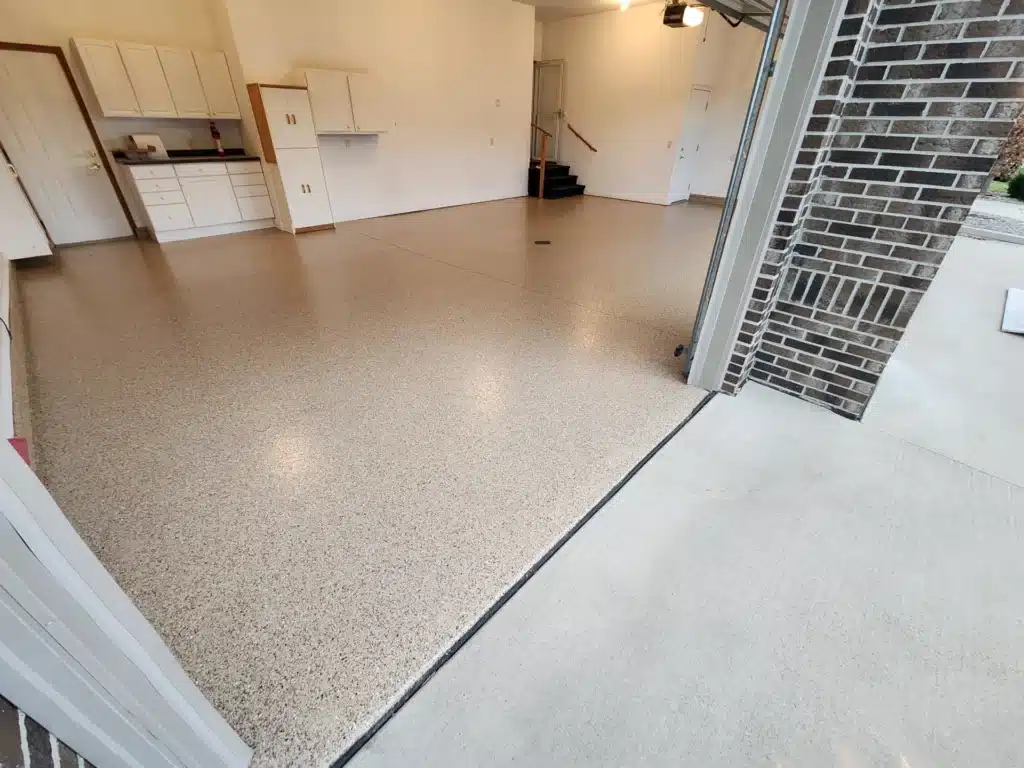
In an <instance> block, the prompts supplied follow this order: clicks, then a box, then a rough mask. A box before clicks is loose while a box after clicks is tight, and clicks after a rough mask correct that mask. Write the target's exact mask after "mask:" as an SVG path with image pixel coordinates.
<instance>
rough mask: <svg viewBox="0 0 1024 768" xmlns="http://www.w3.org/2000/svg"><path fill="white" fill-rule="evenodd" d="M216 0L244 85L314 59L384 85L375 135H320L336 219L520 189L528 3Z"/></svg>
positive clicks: (529, 46) (525, 138)
mask: <svg viewBox="0 0 1024 768" xmlns="http://www.w3.org/2000/svg"><path fill="white" fill-rule="evenodd" d="M226 2H227V7H228V13H229V16H230V22H231V29H232V34H233V36H234V44H235V48H236V49H237V52H238V57H239V60H240V63H241V67H242V70H243V74H244V77H245V79H246V80H247V81H248V82H256V81H259V82H264V83H280V82H285V81H286V78H287V77H288V76H289V75H290V74H291V72H292V71H293V70H295V69H296V68H299V67H319V68H335V69H357V70H367V71H370V72H373V73H375V74H377V75H378V76H380V78H381V79H382V80H383V82H384V83H385V85H386V86H387V88H388V90H389V92H390V98H391V104H392V105H393V110H394V112H393V125H392V127H391V130H390V131H389V132H388V133H387V134H382V135H381V136H380V137H379V138H377V137H348V138H345V137H323V138H322V140H321V155H322V157H323V161H324V169H325V171H326V174H327V185H328V189H329V191H330V195H331V205H332V207H333V208H334V213H335V218H336V219H337V220H338V221H345V220H351V219H357V218H365V217H370V216H382V215H388V214H394V213H401V212H405V211H413V210H422V209H429V208H439V207H443V206H449V205H459V204H464V203H472V202H480V201H484V200H493V199H498V198H504V197H516V196H520V195H524V194H525V193H526V175H527V167H528V164H529V138H530V137H529V132H530V108H531V96H532V77H533V75H532V72H533V65H532V61H533V46H534V31H535V26H534V9H533V8H532V7H530V6H526V5H522V4H520V3H516V2H512V0H418V2H416V3H408V2H406V1H405V0H373V2H366V0H226ZM498 102H500V106H498V105H497V104H498ZM492 140H493V146H492Z"/></svg>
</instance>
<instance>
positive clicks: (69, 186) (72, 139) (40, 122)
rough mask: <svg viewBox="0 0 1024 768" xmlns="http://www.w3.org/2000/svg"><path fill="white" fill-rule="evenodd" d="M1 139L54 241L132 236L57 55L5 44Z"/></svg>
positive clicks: (0, 74) (0, 64)
mask: <svg viewBox="0 0 1024 768" xmlns="http://www.w3.org/2000/svg"><path fill="white" fill-rule="evenodd" d="M114 53H117V49H116V48H115V49H114ZM118 60H119V61H120V59H118ZM0 144H3V146H4V149H6V150H7V155H8V157H10V160H11V162H12V163H13V164H14V167H15V168H17V169H18V174H19V175H20V176H21V181H22V184H24V186H25V190H26V192H28V196H29V199H30V200H31V201H32V204H33V205H34V206H35V208H36V211H38V212H39V217H40V218H41V219H42V220H43V224H44V225H45V226H46V231H47V232H49V234H50V237H51V238H52V239H53V242H54V243H56V244H57V245H65V244H68V243H84V242H90V241H94V240H110V239H113V238H117V237H131V235H132V234H133V232H132V227H131V225H130V224H129V223H128V219H127V218H126V217H125V213H124V209H123V208H122V207H121V204H120V201H119V200H118V197H117V194H116V193H115V191H114V186H113V182H111V180H110V176H108V175H107V172H106V170H105V169H104V167H103V164H102V163H101V161H100V156H99V151H100V150H99V148H98V147H97V146H96V144H95V143H94V142H93V139H92V135H91V134H90V133H89V129H88V126H87V125H86V122H85V118H84V117H82V113H81V111H80V110H79V108H78V103H77V102H76V101H75V96H74V93H73V92H72V90H71V86H70V85H69V84H68V81H67V78H66V77H65V75H64V70H63V68H62V67H61V65H60V61H59V60H58V59H57V57H56V56H55V55H54V54H52V53H36V52H33V51H2V50H0Z"/></svg>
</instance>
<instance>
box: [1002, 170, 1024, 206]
mask: <svg viewBox="0 0 1024 768" xmlns="http://www.w3.org/2000/svg"><path fill="white" fill-rule="evenodd" d="M1006 193H1007V194H1008V195H1009V196H1010V197H1012V198H1014V199H1015V200H1024V172H1022V173H1018V174H1017V175H1016V176H1014V177H1013V178H1012V179H1010V183H1009V184H1007V185H1006Z"/></svg>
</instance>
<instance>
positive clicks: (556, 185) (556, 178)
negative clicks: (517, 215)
mask: <svg viewBox="0 0 1024 768" xmlns="http://www.w3.org/2000/svg"><path fill="white" fill-rule="evenodd" d="M578 180H579V178H578V177H577V176H575V175H574V174H571V173H569V166H568V165H561V164H560V163H553V162H551V161H550V160H549V161H548V164H547V167H546V168H545V169H544V199H545V200H557V199H558V198H560V197H576V196H577V195H582V194H583V190H584V189H586V187H585V186H583V185H582V184H577V183H576V182H577V181H578ZM528 189H529V195H530V197H538V194H537V193H538V191H539V189H540V161H539V160H533V161H531V162H530V177H529V185H528Z"/></svg>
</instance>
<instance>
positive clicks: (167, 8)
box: [0, 0, 242, 225]
mask: <svg viewBox="0 0 1024 768" xmlns="http://www.w3.org/2000/svg"><path fill="white" fill-rule="evenodd" d="M0 20H2V21H0V40H3V41H5V42H14V43H34V44H36V45H59V46H61V47H62V48H64V52H65V54H66V55H68V63H69V64H70V65H71V69H72V72H73V73H74V75H75V79H76V80H77V81H78V84H79V88H80V90H81V91H82V93H83V95H84V96H85V97H86V104H87V106H88V107H89V109H90V112H91V116H92V121H93V124H94V125H95V126H96V132H97V134H99V137H100V141H101V142H102V144H103V146H104V147H105V148H106V149H107V150H108V151H109V150H113V149H123V148H125V147H127V146H128V143H127V137H128V135H129V134H132V133H156V134H159V135H160V136H161V137H162V138H163V140H164V144H165V145H166V146H167V148H168V149H209V148H212V147H213V139H212V138H211V137H210V131H209V127H208V121H206V120H177V119H174V120H166V119H165V120H160V119H152V118H138V119H136V118H104V117H102V116H100V115H99V114H98V112H97V111H96V108H95V104H94V103H92V99H91V98H90V92H89V88H88V85H87V83H86V80H85V78H84V76H83V74H82V72H81V67H80V65H79V63H78V61H77V59H76V57H75V56H73V55H70V52H69V45H68V41H69V40H70V39H71V38H72V37H95V38H99V39H102V40H127V41H130V42H137V43H152V44H154V45H176V46H181V47H183V48H192V49H212V50H220V49H221V48H222V47H223V46H222V45H221V43H220V39H219V35H218V34H217V30H216V28H215V26H214V24H213V17H212V15H211V13H210V6H209V0H39V1H38V2H26V0H0ZM218 127H219V128H220V131H221V138H222V140H223V142H224V145H225V146H227V147H238V146H241V143H242V137H241V132H240V125H239V123H238V122H237V121H230V120H220V121H218ZM115 170H116V171H117V175H118V182H119V185H120V186H121V189H122V192H123V193H124V195H125V198H126V199H127V201H128V206H129V208H131V209H132V214H133V217H134V218H135V222H136V224H140V225H141V224H143V223H144V222H145V217H144V214H143V213H142V204H141V201H139V200H138V199H137V196H136V195H135V193H134V187H133V186H132V185H131V184H129V183H127V182H126V180H125V179H124V178H123V176H122V174H121V172H120V170H119V169H117V168H115Z"/></svg>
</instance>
